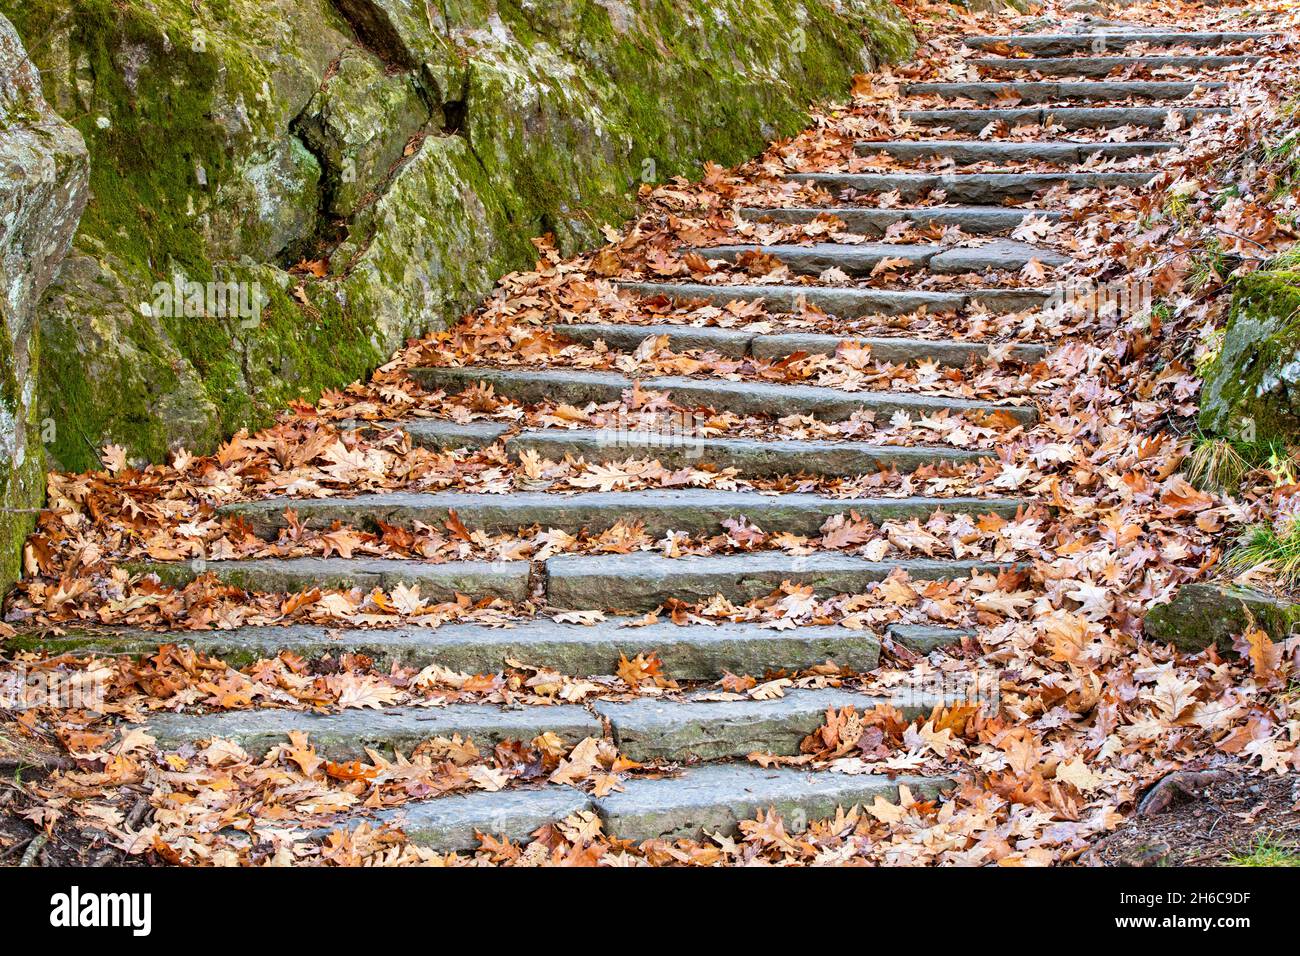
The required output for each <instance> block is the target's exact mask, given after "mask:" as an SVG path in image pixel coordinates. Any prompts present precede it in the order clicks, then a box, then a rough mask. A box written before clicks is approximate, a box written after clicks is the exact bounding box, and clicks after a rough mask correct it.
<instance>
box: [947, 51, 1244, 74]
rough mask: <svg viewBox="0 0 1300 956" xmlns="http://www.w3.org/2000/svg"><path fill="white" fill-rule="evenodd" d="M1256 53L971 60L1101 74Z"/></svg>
mask: <svg viewBox="0 0 1300 956" xmlns="http://www.w3.org/2000/svg"><path fill="white" fill-rule="evenodd" d="M1258 59H1259V57H1256V56H1080V57H1032V58H1030V59H1016V58H1004V57H987V58H982V59H977V60H971V61H970V62H971V63H973V64H974V65H975V67H976V68H978V69H987V70H1016V71H1021V70H1023V71H1030V72H1035V73H1040V74H1042V75H1043V76H1091V77H1103V76H1107V75H1109V74H1110V73H1111V72H1113V71H1115V70H1118V71H1120V72H1121V73H1123V72H1125V71H1127V70H1129V69H1131V68H1133V67H1146V68H1148V69H1151V70H1158V69H1162V68H1164V67H1172V68H1174V69H1194V70H1219V69H1222V68H1224V67H1226V66H1232V65H1234V64H1237V63H1248V62H1253V61H1255V60H1258Z"/></svg>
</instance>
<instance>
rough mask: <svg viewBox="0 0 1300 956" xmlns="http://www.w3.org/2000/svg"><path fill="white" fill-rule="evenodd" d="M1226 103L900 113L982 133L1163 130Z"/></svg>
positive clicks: (1221, 112) (1223, 111) (1221, 111)
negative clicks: (993, 126) (1003, 127)
mask: <svg viewBox="0 0 1300 956" xmlns="http://www.w3.org/2000/svg"><path fill="white" fill-rule="evenodd" d="M1229 112H1230V111H1229V110H1228V108H1227V107H1224V106H1176V107H1170V108H1168V109H1166V108H1164V107H1160V106H1086V107H1061V108H1055V107H1053V108H1050V109H1043V108H1041V107H1037V106H1028V107H1013V108H1010V109H996V108H989V109H966V110H963V109H952V110H904V111H903V112H902V113H900V114H899V115H900V116H902V117H903V118H904V119H906V120H909V121H911V122H912V123H915V124H916V125H917V126H938V127H945V128H947V129H951V130H954V131H956V132H959V133H978V132H979V131H980V130H982V129H984V127H986V126H988V125H989V124H990V123H993V122H1003V123H1006V124H1007V125H1008V126H1011V127H1015V126H1043V125H1046V124H1049V123H1050V124H1051V125H1053V126H1060V127H1063V128H1065V129H1111V128H1114V127H1117V126H1137V127H1141V128H1145V129H1155V130H1159V129H1161V128H1163V127H1164V125H1165V123H1166V122H1167V121H1168V118H1169V114H1170V113H1177V114H1178V115H1179V116H1181V117H1182V120H1183V122H1184V123H1185V124H1187V123H1191V122H1193V121H1194V120H1196V119H1198V118H1199V117H1201V116H1226V115H1228V113H1229Z"/></svg>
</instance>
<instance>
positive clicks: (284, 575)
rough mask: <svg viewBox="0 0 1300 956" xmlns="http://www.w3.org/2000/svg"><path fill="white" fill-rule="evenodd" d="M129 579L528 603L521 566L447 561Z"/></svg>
mask: <svg viewBox="0 0 1300 956" xmlns="http://www.w3.org/2000/svg"><path fill="white" fill-rule="evenodd" d="M125 567H126V570H127V572H128V573H130V574H156V575H157V576H158V578H159V580H161V581H162V582H163V583H164V584H169V585H172V586H177V587H179V586H183V585H185V584H188V583H189V582H190V581H193V580H194V579H195V578H196V577H198V576H199V575H200V574H204V573H212V574H215V575H216V576H217V578H218V580H220V581H222V582H224V583H226V584H232V585H234V586H235V587H238V588H242V589H243V590H245V591H268V592H273V593H283V592H288V593H297V592H298V591H302V590H306V589H308V588H317V587H318V588H345V589H346V588H363V589H365V590H370V589H371V588H383V589H385V590H392V589H393V588H395V587H397V585H399V584H405V585H406V586H408V587H410V586H412V585H416V584H418V585H419V586H420V596H421V597H422V598H423V599H424V600H425V601H426V602H429V603H434V602H438V601H454V600H455V599H456V595H457V594H465V595H468V596H469V597H472V598H474V599H480V598H485V597H494V598H501V599H502V600H506V601H515V602H522V601H524V600H526V599H527V598H528V593H529V590H528V573H529V564H528V562H527V561H447V562H444V563H443V564H428V563H426V562H423V561H403V560H396V559H389V558H252V559H243V560H232V561H134V562H130V563H128V564H127V565H126V566H125Z"/></svg>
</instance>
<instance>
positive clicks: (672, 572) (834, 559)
mask: <svg viewBox="0 0 1300 956" xmlns="http://www.w3.org/2000/svg"><path fill="white" fill-rule="evenodd" d="M1007 567H1009V565H1005V564H993V563H989V562H984V561H942V560H929V559H914V560H899V561H867V560H866V559H864V558H860V557H856V556H854V555H848V554H836V553H829V552H819V553H816V554H812V555H807V556H794V555H788V554H782V553H780V552H771V551H761V552H753V553H748V554H727V555H710V556H705V557H683V558H666V557H661V556H659V555H657V554H649V553H637V554H627V555H597V556H583V555H569V556H563V557H557V558H552V559H550V560H549V561H547V562H546V572H547V592H546V593H547V600H548V601H549V602H550V604H551V606H553V607H558V608H587V607H605V608H613V609H615V610H619V611H628V612H637V611H650V610H653V609H654V608H656V607H659V606H660V605H662V604H664V603H665V602H666V601H668V600H670V599H673V598H676V599H678V600H682V601H686V602H699V601H707V600H709V599H710V598H712V597H713V596H714V595H716V594H721V595H722V596H723V597H725V598H727V599H728V600H731V601H747V600H750V599H752V598H756V597H762V596H763V595H766V594H769V593H771V592H772V591H774V590H776V589H777V588H778V587H780V586H781V583H782V582H783V581H791V582H795V583H799V584H805V585H811V586H812V588H813V590H814V591H815V592H816V593H817V594H818V595H821V596H827V595H832V594H856V593H859V592H861V591H862V590H863V589H864V588H865V587H866V586H867V585H868V584H869V583H871V582H873V581H882V580H884V579H885V578H886V577H888V576H889V574H890V573H891V572H892V571H894V569H895V568H901V569H903V570H905V571H907V572H908V573H909V574H910V575H911V576H912V577H913V578H915V579H943V580H946V579H950V578H964V577H967V576H969V575H970V574H971V573H972V572H975V571H980V572H986V573H997V572H999V571H1002V570H1005V569H1006V568H1007Z"/></svg>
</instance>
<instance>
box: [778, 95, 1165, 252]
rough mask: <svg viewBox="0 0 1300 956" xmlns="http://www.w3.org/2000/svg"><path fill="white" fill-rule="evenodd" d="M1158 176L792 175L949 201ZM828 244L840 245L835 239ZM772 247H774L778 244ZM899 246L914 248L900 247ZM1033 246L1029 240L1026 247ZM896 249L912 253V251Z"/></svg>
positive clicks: (830, 186) (1132, 183)
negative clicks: (941, 196)
mask: <svg viewBox="0 0 1300 956" xmlns="http://www.w3.org/2000/svg"><path fill="white" fill-rule="evenodd" d="M935 112H940V111H935ZM952 112H961V111H952ZM970 112H978V111H970ZM985 112H992V111H985ZM987 122H991V120H989V121H986V124H987ZM1162 122H1163V121H1162ZM1153 176H1155V171H1151V172H1138V173H1065V172H1059V173H789V174H788V175H787V177H786V178H787V179H793V180H797V181H799V182H804V183H810V184H812V185H816V186H820V187H822V188H823V189H826V190H829V191H830V192H831V193H833V194H834V193H838V192H840V191H842V190H845V189H852V190H854V191H855V192H859V193H887V192H897V193H898V194H899V196H900V197H902V198H903V199H917V198H920V197H922V196H925V195H927V194H929V193H931V192H934V191H935V190H942V191H943V194H944V198H945V199H946V200H947V201H948V202H960V203H994V204H996V203H998V202H1000V201H1002V200H1003V199H1026V198H1028V197H1031V196H1033V195H1034V194H1036V193H1040V192H1043V191H1044V190H1046V189H1052V188H1055V187H1057V186H1062V185H1064V186H1068V187H1069V188H1071V189H1116V188H1124V189H1140V188H1141V187H1142V186H1145V185H1146V184H1147V183H1148V182H1150V181H1151V179H1152V177H1153ZM823 245H834V243H824V244H823ZM1021 245H1026V244H1023V243H1022V244H1021ZM767 248H768V249H769V250H770V249H771V248H772V247H770V246H769V247H767ZM798 248H806V247H798ZM849 248H863V247H862V246H857V247H849ZM894 248H908V247H899V246H895V247H894ZM911 248H917V247H911ZM921 248H924V247H921ZM1033 248H1034V247H1033V246H1028V245H1026V249H1033ZM896 254H897V255H900V256H906V255H907V254H908V253H906V252H899V253H896ZM914 254H915V253H914Z"/></svg>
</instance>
